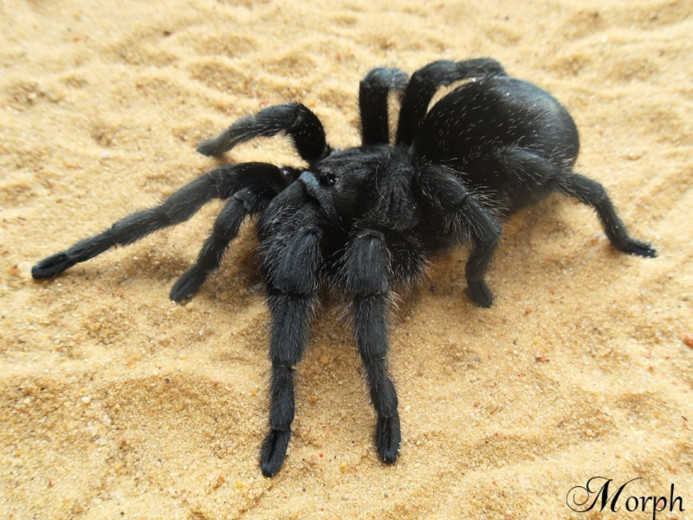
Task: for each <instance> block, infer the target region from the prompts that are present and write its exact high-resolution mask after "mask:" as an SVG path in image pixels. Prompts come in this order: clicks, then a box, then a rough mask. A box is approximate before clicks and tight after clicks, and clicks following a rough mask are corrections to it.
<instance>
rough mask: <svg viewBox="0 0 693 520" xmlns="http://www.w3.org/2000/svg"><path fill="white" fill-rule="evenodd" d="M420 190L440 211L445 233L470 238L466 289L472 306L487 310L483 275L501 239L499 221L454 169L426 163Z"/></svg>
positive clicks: (488, 292)
mask: <svg viewBox="0 0 693 520" xmlns="http://www.w3.org/2000/svg"><path fill="white" fill-rule="evenodd" d="M419 187H420V189H421V192H422V194H423V196H424V197H425V198H426V199H427V200H428V202H429V204H432V205H433V206H434V207H435V208H436V211H439V212H442V214H443V219H444V221H443V225H444V227H445V228H446V229H445V231H446V232H448V233H451V234H452V235H453V236H454V235H457V236H460V237H465V236H466V237H471V239H472V244H473V247H472V250H471V252H470V254H469V259H468V260H467V265H466V267H465V275H466V277H467V289H468V291H469V296H470V298H471V299H472V301H473V302H474V303H476V304H477V305H479V306H480V307H490V306H491V304H492V303H493V294H492V293H491V290H490V289H489V288H488V285H487V284H486V281H485V280H484V276H485V275H486V271H487V270H488V266H489V263H490V262H491V257H492V256H493V252H494V250H495V249H496V245H497V244H498V241H499V240H500V236H501V226H500V223H499V222H498V219H497V218H496V217H495V215H494V214H493V213H492V212H491V211H490V210H489V209H488V207H486V206H485V205H484V203H483V202H481V200H479V198H478V197H477V196H475V194H474V193H473V192H471V191H470V190H469V189H468V188H467V186H465V184H464V183H463V182H462V181H460V180H459V179H458V178H457V177H456V175H455V171H454V170H450V169H448V168H444V167H442V166H436V165H432V164H428V165H426V166H425V167H424V168H423V169H422V172H421V175H420V178H419Z"/></svg>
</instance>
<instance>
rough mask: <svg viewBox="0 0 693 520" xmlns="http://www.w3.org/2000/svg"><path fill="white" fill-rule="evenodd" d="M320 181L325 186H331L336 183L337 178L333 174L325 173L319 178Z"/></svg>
mask: <svg viewBox="0 0 693 520" xmlns="http://www.w3.org/2000/svg"><path fill="white" fill-rule="evenodd" d="M320 181H321V182H322V183H323V184H325V185H326V186H332V185H334V183H335V182H337V177H335V175H334V173H326V174H324V175H322V176H321V177H320Z"/></svg>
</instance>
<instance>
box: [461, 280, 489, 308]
mask: <svg viewBox="0 0 693 520" xmlns="http://www.w3.org/2000/svg"><path fill="white" fill-rule="evenodd" d="M467 291H468V293H469V297H470V298H471V299H472V301H473V302H474V303H476V304H477V305H478V306H479V307H484V308H486V309H488V308H489V307H490V306H491V305H492V304H493V294H492V293H491V289H489V288H488V285H486V282H484V281H483V280H477V281H471V280H469V281H467Z"/></svg>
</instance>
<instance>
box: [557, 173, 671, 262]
mask: <svg viewBox="0 0 693 520" xmlns="http://www.w3.org/2000/svg"><path fill="white" fill-rule="evenodd" d="M557 189H558V191H560V192H561V193H564V194H566V195H570V196H571V197H573V198H575V199H577V200H579V201H580V202H582V203H583V204H587V205H588V206H590V207H592V208H593V209H594V210H595V211H596V212H597V215H598V216H599V220H600V222H601V224H602V227H603V228H604V232H605V233H606V236H607V237H608V239H609V241H610V242H611V243H612V244H613V245H614V247H615V248H616V249H618V250H619V251H622V252H624V253H628V254H630V255H637V256H643V257H650V258H652V257H655V256H657V250H656V249H655V248H654V247H652V246H651V245H650V244H648V243H647V242H642V241H640V240H636V239H634V238H632V237H630V235H628V232H627V231H626V227H625V226H624V224H623V222H622V221H621V219H620V218H619V216H618V213H616V208H614V205H613V203H612V202H611V199H610V198H609V196H608V195H607V193H606V190H605V189H604V187H603V186H602V185H601V184H599V183H598V182H597V181H594V180H592V179H590V178H588V177H585V176H584V175H580V174H578V173H574V172H571V173H568V174H565V175H562V176H561V177H560V178H559V180H558V183H557Z"/></svg>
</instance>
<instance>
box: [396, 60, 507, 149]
mask: <svg viewBox="0 0 693 520" xmlns="http://www.w3.org/2000/svg"><path fill="white" fill-rule="evenodd" d="M498 75H505V70H504V69H503V67H502V66H501V64H500V63H498V62H497V61H496V60H494V59H491V58H478V59H474V60H466V61H457V62H455V61H450V60H439V61H434V62H433V63H429V64H428V65H426V66H425V67H422V68H420V69H419V70H417V71H416V72H414V74H412V76H411V80H410V81H409V84H408V85H407V88H406V90H405V91H404V98H403V100H402V107H401V108H400V113H399V124H398V128H397V140H396V143H397V144H403V145H405V146H410V145H411V144H412V142H414V138H415V137H416V134H417V133H418V132H419V128H420V126H421V122H422V121H423V119H424V116H425V115H426V112H427V111H428V105H429V103H430V102H431V99H432V98H433V96H434V95H435V93H436V92H437V90H438V89H439V88H440V87H444V86H447V85H450V84H452V83H454V82H456V81H462V80H465V79H471V78H482V77H487V76H498Z"/></svg>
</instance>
